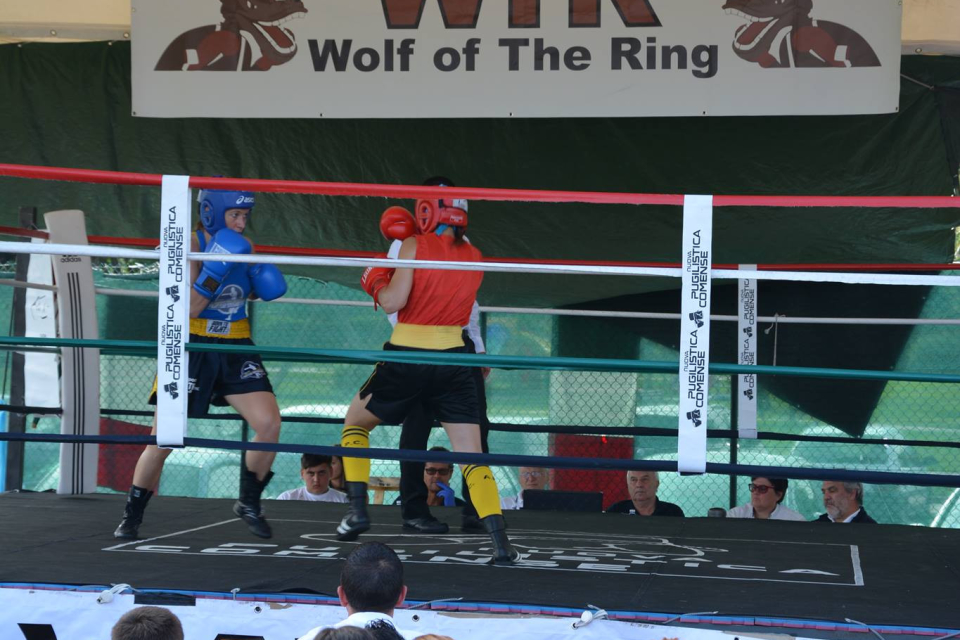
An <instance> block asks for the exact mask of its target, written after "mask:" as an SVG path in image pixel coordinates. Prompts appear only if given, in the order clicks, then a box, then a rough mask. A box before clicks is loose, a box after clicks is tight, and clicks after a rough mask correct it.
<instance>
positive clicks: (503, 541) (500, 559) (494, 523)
mask: <svg viewBox="0 0 960 640" xmlns="http://www.w3.org/2000/svg"><path fill="white" fill-rule="evenodd" d="M480 522H482V523H483V528H484V529H486V530H487V533H489V534H490V540H491V542H493V564H496V565H501V566H510V565H512V564H515V563H516V562H517V561H518V560H520V552H519V551H517V550H516V549H514V548H513V545H512V544H510V538H508V537H507V523H506V522H505V521H504V520H503V516H502V515H500V514H499V513H498V514H496V515H492V516H487V517H486V518H483V519H482V520H480Z"/></svg>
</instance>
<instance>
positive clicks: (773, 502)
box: [727, 476, 806, 521]
mask: <svg viewBox="0 0 960 640" xmlns="http://www.w3.org/2000/svg"><path fill="white" fill-rule="evenodd" d="M788 485H789V482H788V481H787V479H786V478H764V477H762V476H754V477H752V478H750V484H749V485H747V488H748V489H749V490H750V504H744V505H740V506H739V507H734V508H733V509H730V510H729V511H727V517H728V518H755V519H757V520H798V521H804V520H806V518H804V517H803V516H802V515H800V514H799V513H797V512H796V511H794V510H793V509H788V508H787V507H785V506H783V505H782V504H781V503H782V502H783V499H784V497H786V495H787V486H788Z"/></svg>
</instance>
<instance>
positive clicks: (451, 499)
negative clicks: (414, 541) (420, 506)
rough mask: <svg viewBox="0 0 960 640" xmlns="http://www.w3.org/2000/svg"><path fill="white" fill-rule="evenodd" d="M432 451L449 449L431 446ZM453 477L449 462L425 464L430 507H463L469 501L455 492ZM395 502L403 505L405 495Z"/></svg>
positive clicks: (424, 470)
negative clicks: (451, 482) (451, 481)
mask: <svg viewBox="0 0 960 640" xmlns="http://www.w3.org/2000/svg"><path fill="white" fill-rule="evenodd" d="M430 451H449V449H447V448H446V447H430ZM452 477H453V465H452V464H450V463H447V462H428V463H426V464H425V465H423V484H424V485H426V487H427V506H428V507H462V506H464V505H466V504H467V503H466V502H464V501H463V500H461V499H460V498H458V497H457V496H456V494H455V493H454V492H453V487H451V486H450V479H451V478H452ZM393 504H396V505H402V504H403V496H402V495H401V496H400V497H399V498H397V499H396V500H395V501H394V503H393ZM404 528H412V527H404Z"/></svg>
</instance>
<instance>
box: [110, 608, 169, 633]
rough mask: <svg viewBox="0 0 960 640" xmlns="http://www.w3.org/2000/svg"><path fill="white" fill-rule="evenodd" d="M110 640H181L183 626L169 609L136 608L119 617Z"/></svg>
mask: <svg viewBox="0 0 960 640" xmlns="http://www.w3.org/2000/svg"><path fill="white" fill-rule="evenodd" d="M110 640H183V626H181V624H180V619H179V618H177V616H175V615H174V614H173V612H172V611H170V610H169V609H164V608H163V607H137V608H136V609H131V610H130V611H127V612H126V613H125V614H123V615H122V616H120V619H119V620H117V623H116V624H115V625H113V629H112V630H111V631H110Z"/></svg>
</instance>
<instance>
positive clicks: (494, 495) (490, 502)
mask: <svg viewBox="0 0 960 640" xmlns="http://www.w3.org/2000/svg"><path fill="white" fill-rule="evenodd" d="M463 481H464V482H466V483H467V486H468V487H470V500H471V501H472V502H473V507H474V508H475V509H476V510H477V515H479V516H480V517H481V518H486V517H487V516H494V515H499V514H501V513H503V512H502V511H500V492H499V491H498V490H497V481H496V480H494V479H493V472H492V471H490V467H487V466H480V465H475V464H469V465H467V466H465V467H463Z"/></svg>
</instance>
